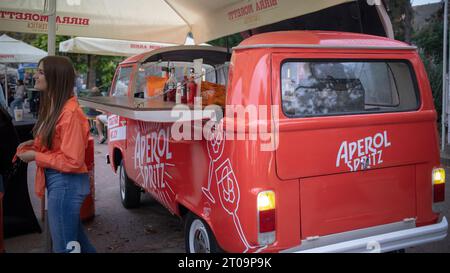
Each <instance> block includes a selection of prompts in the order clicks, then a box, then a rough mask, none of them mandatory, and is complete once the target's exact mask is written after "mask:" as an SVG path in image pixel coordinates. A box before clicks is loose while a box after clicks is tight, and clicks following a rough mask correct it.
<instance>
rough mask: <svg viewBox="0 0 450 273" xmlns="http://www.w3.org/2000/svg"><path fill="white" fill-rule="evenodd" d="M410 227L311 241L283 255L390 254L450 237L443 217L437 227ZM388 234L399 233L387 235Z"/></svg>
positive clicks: (389, 227) (387, 227)
mask: <svg viewBox="0 0 450 273" xmlns="http://www.w3.org/2000/svg"><path fill="white" fill-rule="evenodd" d="M410 224H413V225H414V226H415V223H414V222H412V223H409V225H410ZM406 225H408V223H406V222H402V223H395V224H390V225H383V226H378V227H373V228H369V229H362V230H356V231H350V232H345V233H340V234H335V235H329V236H324V237H317V238H311V239H308V240H304V241H302V244H301V245H300V246H296V247H293V248H290V249H286V250H283V251H281V252H283V253H287V252H289V253H291V252H294V253H336V252H344V253H345V252H373V253H377V252H389V251H394V250H398V249H404V248H408V247H412V246H416V245H421V244H426V243H431V242H435V241H439V240H442V239H444V238H445V237H446V236H447V229H448V223H447V219H446V218H445V217H443V218H442V220H441V221H440V222H439V223H436V224H433V225H427V226H423V227H412V228H411V227H410V228H406V229H405V227H406ZM396 229H400V230H396ZM387 230H396V231H390V232H389V231H388V232H386V231H387ZM380 231H381V232H380ZM373 234H377V235H373ZM367 235H368V236H367ZM361 236H364V237H361ZM355 238H357V239H355Z"/></svg>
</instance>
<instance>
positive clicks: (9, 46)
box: [0, 34, 47, 63]
mask: <svg viewBox="0 0 450 273" xmlns="http://www.w3.org/2000/svg"><path fill="white" fill-rule="evenodd" d="M45 56H47V52H45V51H44V50H41V49H39V48H36V47H34V46H31V45H29V44H26V43H24V42H22V41H19V40H16V39H13V38H11V37H9V36H8V35H6V34H3V35H2V36H0V63H37V62H38V61H39V60H40V59H42V58H43V57H45Z"/></svg>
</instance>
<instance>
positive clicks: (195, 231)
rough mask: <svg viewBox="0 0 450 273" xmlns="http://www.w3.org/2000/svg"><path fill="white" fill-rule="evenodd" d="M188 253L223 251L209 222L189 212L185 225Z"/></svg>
mask: <svg viewBox="0 0 450 273" xmlns="http://www.w3.org/2000/svg"><path fill="white" fill-rule="evenodd" d="M184 240H185V245H186V253H218V252H222V250H221V249H220V247H219V246H218V244H217V241H216V238H215V237H214V234H213V233H212V232H211V229H210V228H209V226H208V224H206V223H205V221H203V220H202V219H200V218H199V217H198V216H197V215H195V214H193V213H191V212H189V213H188V214H187V216H186V221H185V225H184Z"/></svg>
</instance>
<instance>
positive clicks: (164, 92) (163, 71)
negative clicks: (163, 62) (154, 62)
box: [162, 67, 169, 101]
mask: <svg viewBox="0 0 450 273" xmlns="http://www.w3.org/2000/svg"><path fill="white" fill-rule="evenodd" d="M167 70H168V68H167V67H163V68H162V76H163V77H164V78H166V83H165V84H164V88H163V100H164V101H167V80H168V79H169V76H168V75H167V74H168V73H167Z"/></svg>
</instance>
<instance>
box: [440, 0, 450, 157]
mask: <svg viewBox="0 0 450 273" xmlns="http://www.w3.org/2000/svg"><path fill="white" fill-rule="evenodd" d="M447 27H448V0H445V6H444V41H443V42H444V45H443V47H442V48H443V56H444V59H443V67H442V116H441V151H444V149H445V142H446V141H445V118H446V114H447V101H448V99H447V97H448V95H447V87H448V86H447V81H448V74H447V61H448V58H447Z"/></svg>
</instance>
